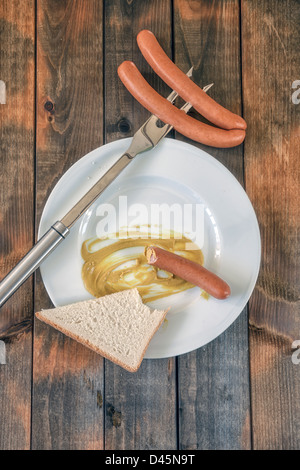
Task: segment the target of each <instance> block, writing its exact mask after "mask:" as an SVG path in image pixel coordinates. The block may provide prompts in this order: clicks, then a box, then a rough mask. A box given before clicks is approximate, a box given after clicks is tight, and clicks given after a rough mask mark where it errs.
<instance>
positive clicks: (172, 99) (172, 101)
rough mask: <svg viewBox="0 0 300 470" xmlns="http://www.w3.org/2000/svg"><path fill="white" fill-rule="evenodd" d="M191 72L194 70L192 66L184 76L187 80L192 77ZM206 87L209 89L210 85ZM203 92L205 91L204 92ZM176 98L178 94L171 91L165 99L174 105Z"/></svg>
mask: <svg viewBox="0 0 300 470" xmlns="http://www.w3.org/2000/svg"><path fill="white" fill-rule="evenodd" d="M193 70H194V66H192V67H191V68H190V70H189V71H188V72H187V73H186V76H187V77H189V78H191V76H192V75H193ZM207 86H209V87H210V85H207ZM204 91H205V90H204ZM177 96H178V93H177V92H176V91H175V90H173V91H172V92H171V93H170V94H169V96H168V97H167V100H168V101H171V103H174V101H175V100H176V98H177Z"/></svg>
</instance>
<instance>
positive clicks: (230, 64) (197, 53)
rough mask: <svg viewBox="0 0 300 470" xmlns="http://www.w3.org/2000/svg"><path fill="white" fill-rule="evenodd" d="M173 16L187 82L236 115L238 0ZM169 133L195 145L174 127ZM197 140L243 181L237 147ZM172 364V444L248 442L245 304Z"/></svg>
mask: <svg viewBox="0 0 300 470" xmlns="http://www.w3.org/2000/svg"><path fill="white" fill-rule="evenodd" d="M174 18H175V23H174V37H175V62H176V64H177V65H178V66H179V67H180V68H181V69H182V70H188V69H189V68H190V67H191V66H194V70H195V73H194V77H195V81H196V82H197V83H198V84H199V85H200V86H204V85H207V84H209V83H212V82H213V83H214V86H213V87H212V88H211V90H210V91H209V94H210V96H212V97H213V98H214V99H215V100H216V101H217V102H219V103H220V104H222V105H223V106H225V107H226V108H228V109H230V110H231V111H233V112H235V113H237V114H241V76H240V49H239V36H240V29H239V2H238V1H230V2H227V1H220V2H209V1H197V2H195V1H185V0H176V1H175V2H174ZM193 116H194V117H196V118H198V119H202V118H201V117H200V116H199V115H198V114H197V113H194V112H193ZM176 138H179V139H182V140H184V141H187V142H189V143H191V144H193V145H197V144H196V143H195V142H192V141H188V140H187V139H185V138H183V137H182V136H180V135H179V134H176ZM197 146H198V147H199V148H202V149H203V150H205V151H206V152H208V153H209V154H211V155H213V156H214V157H215V158H217V159H218V160H219V161H221V163H223V164H224V165H225V166H226V167H227V168H228V169H229V170H230V171H231V172H232V173H233V174H234V175H235V176H236V178H237V179H238V180H239V181H240V182H241V183H243V148H242V146H239V147H236V148H232V149H214V148H211V147H206V146H204V145H200V144H198V145H197ZM200 314H201V312H199V315H200ZM178 363H179V371H178V382H179V410H180V414H179V444H180V448H182V449H249V448H250V447H251V429H250V396H249V369H248V328H247V310H246V309H245V310H244V311H243V312H242V314H241V316H240V318H239V320H238V321H236V322H235V323H234V325H232V326H231V328H230V329H229V330H228V331H226V332H225V333H224V334H223V335H221V336H220V337H219V338H217V339H216V340H214V341H213V342H212V343H210V344H208V345H207V346H205V347H204V348H201V349H199V350H197V351H195V352H193V353H191V354H190V355H184V356H182V357H179V359H178ZM191 423H192V425H191Z"/></svg>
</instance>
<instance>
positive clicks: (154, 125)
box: [141, 71, 213, 146]
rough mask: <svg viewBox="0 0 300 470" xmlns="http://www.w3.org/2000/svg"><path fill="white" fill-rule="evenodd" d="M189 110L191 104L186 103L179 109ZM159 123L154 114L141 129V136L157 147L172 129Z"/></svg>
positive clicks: (208, 86) (168, 125) (209, 86)
mask: <svg viewBox="0 0 300 470" xmlns="http://www.w3.org/2000/svg"><path fill="white" fill-rule="evenodd" d="M189 72H190V71H189ZM212 86H213V83H210V84H209V85H206V86H205V87H203V91H205V93H206V92H207V91H208V90H209V89H210V88H211V87H212ZM172 93H173V92H172ZM172 93H171V94H172ZM175 93H176V92H175ZM176 95H177V94H176ZM177 96H178V95H177ZM168 98H169V97H168ZM191 108H192V104H191V103H188V102H186V103H184V105H183V106H182V107H181V108H180V109H181V111H184V112H185V113H188V111H189V110H190V109H191ZM160 122H161V121H160V119H159V118H158V117H157V116H155V115H154V114H152V116H150V118H149V119H148V121H146V122H145V124H144V125H143V126H142V128H141V131H142V133H143V135H144V136H146V137H147V138H148V139H149V141H150V142H152V144H153V146H155V145H157V144H158V142H160V140H162V139H163V138H164V137H165V136H166V135H167V134H168V133H169V132H170V131H171V130H172V129H173V126H171V125H170V124H164V125H163V126H159V125H158V123H160ZM149 134H151V135H149Z"/></svg>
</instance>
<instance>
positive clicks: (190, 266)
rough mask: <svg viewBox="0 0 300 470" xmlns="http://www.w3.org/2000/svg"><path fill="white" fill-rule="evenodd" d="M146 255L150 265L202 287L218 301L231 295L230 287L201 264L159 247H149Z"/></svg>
mask: <svg viewBox="0 0 300 470" xmlns="http://www.w3.org/2000/svg"><path fill="white" fill-rule="evenodd" d="M145 255H146V258H147V262H148V264H150V265H154V266H157V267H158V268H160V269H163V270H165V271H168V272H169V273H172V274H175V276H178V277H180V278H181V279H184V280H185V281H188V282H190V283H191V284H194V285H195V286H198V287H201V289H203V290H205V292H207V293H208V294H210V295H212V296H213V297H215V298H216V299H226V298H227V297H229V295H230V287H229V285H228V284H227V283H226V282H225V281H223V279H221V278H220V277H218V276H217V275H216V274H214V273H212V272H211V271H208V270H207V269H206V268H204V267H203V266H201V264H198V263H195V262H194V261H191V260H188V259H186V258H183V257H182V256H179V255H176V254H175V253H171V252H170V251H167V250H164V249H162V248H159V247H157V246H147V247H146V249H145Z"/></svg>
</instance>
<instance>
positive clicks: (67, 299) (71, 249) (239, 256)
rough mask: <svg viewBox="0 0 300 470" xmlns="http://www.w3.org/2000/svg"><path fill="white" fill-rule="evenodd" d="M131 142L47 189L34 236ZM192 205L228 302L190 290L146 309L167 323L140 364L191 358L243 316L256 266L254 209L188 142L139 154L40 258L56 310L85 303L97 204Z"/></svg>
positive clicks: (103, 150) (87, 160)
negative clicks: (86, 255) (86, 247)
mask: <svg viewBox="0 0 300 470" xmlns="http://www.w3.org/2000/svg"><path fill="white" fill-rule="evenodd" d="M130 140H131V139H123V140H119V141H116V142H112V143H110V144H107V145H104V146H102V147H100V148H98V149H96V150H94V151H92V152H90V153H89V154H87V155H85V156H84V157H83V158H81V159H80V160H79V161H78V162H77V163H75V164H74V165H73V166H72V167H71V168H70V169H69V170H68V171H67V172H66V173H65V174H64V175H63V177H62V178H61V179H60V181H59V182H58V183H57V185H56V186H55V188H54V189H53V191H52V193H51V195H50V197H49V199H48V201H47V203H46V205H45V208H44V211H43V214H42V218H41V222H40V227H39V237H40V236H42V235H43V233H44V232H46V230H48V228H49V227H50V226H51V224H53V223H54V222H56V221H57V220H60V219H61V218H62V217H63V215H64V214H65V213H66V211H67V210H69V209H70V208H71V207H72V206H73V205H74V204H75V203H76V202H77V200H78V199H79V198H80V197H81V196H82V195H83V194H84V193H85V192H86V191H87V190H88V189H89V188H90V187H91V186H92V185H93V184H94V183H95V182H96V180H97V179H98V178H99V177H100V176H101V175H102V174H104V173H105V171H106V170H107V168H108V167H109V166H110V165H111V164H112V163H113V162H114V161H116V160H117V158H118V157H119V156H120V155H121V154H122V153H123V152H124V151H125V150H126V149H127V147H128V146H129V142H130ZM120 196H126V197H127V199H126V202H127V205H128V208H130V207H131V206H132V205H133V204H136V203H143V204H145V205H146V206H147V207H150V206H151V204H162V203H167V204H169V205H172V204H180V205H181V206H182V207H185V206H184V205H185V204H190V205H193V207H195V205H196V204H198V205H199V207H200V206H201V205H202V207H203V208H204V225H203V227H204V231H203V246H202V251H203V253H204V265H205V266H206V267H207V268H208V269H210V270H212V271H214V272H215V273H216V274H218V275H219V276H221V277H222V278H224V279H225V280H226V281H227V282H228V284H229V285H230V287H231V296H230V297H229V298H228V299H226V300H216V299H214V298H212V297H210V298H209V299H208V300H206V299H205V298H203V297H201V296H200V292H201V291H200V289H199V288H197V287H195V288H193V289H189V290H187V291H185V292H182V293H178V294H175V295H172V296H169V297H165V298H164V299H161V300H157V301H156V302H155V303H153V304H151V306H155V307H158V308H165V307H166V306H171V309H170V311H169V313H168V315H167V320H168V321H167V322H165V324H164V325H162V327H161V328H160V330H159V331H158V332H157V333H156V335H155V336H154V338H153V339H152V341H151V343H150V345H149V348H148V350H147V353H146V356H145V357H146V358H163V357H171V356H176V355H179V354H183V353H187V352H190V351H192V350H194V349H197V348H199V347H201V346H203V345H205V344H207V343H208V342H210V341H212V340H213V339H214V338H216V337H217V336H218V335H220V334H221V333H222V332H223V331H225V330H226V329H227V328H228V327H229V326H230V325H231V324H232V323H233V321H234V320H235V319H236V318H237V317H238V315H239V314H240V313H241V311H242V310H243V308H244V307H245V305H246V304H247V302H248V300H249V297H250V295H251V293H252V291H253V289H254V286H255V283H256V280H257V276H258V271H259V266H260V254H261V245H260V234H259V227H258V223H257V219H256V216H255V213H254V210H253V207H252V205H251V203H250V201H249V199H248V197H247V195H246V193H245V191H244V189H243V188H242V186H241V185H240V184H239V182H238V181H237V180H236V178H235V177H234V176H233V175H232V174H231V173H230V172H229V171H228V170H227V169H226V168H225V167H224V166H223V165H222V164H221V163H219V162H218V161H217V160H216V159H215V158H213V157H212V156H210V155H209V154H207V153H206V152H204V151H202V150H200V149H198V148H196V147H193V146H192V145H188V144H186V143H183V142H180V141H177V140H173V139H164V140H163V141H162V142H161V143H160V144H159V145H158V146H157V147H156V148H155V149H153V150H151V151H150V152H145V153H144V154H141V155H139V156H137V157H136V158H135V159H134V160H133V161H132V162H131V163H130V165H128V167H127V168H126V169H125V170H124V171H123V173H122V174H121V175H119V176H118V178H117V179H116V180H115V181H114V182H113V183H112V184H111V185H110V186H109V187H108V188H107V189H106V190H105V191H104V192H103V194H102V195H101V196H100V197H99V199H98V200H97V201H96V202H95V203H94V204H93V206H92V207H91V208H90V209H89V210H88V211H87V212H86V213H85V214H84V216H83V217H82V218H81V219H80V220H79V221H77V223H76V224H75V225H74V226H73V228H72V229H71V233H70V235H69V236H68V237H67V238H66V240H65V241H63V242H62V243H61V244H60V245H59V246H58V248H57V249H56V250H55V252H53V253H52V254H51V256H50V257H49V258H48V259H46V260H45V262H44V263H43V265H42V266H41V274H42V278H43V282H44V284H45V287H46V289H47V292H48V294H49V296H50V298H51V300H52V302H53V304H54V305H55V306H59V305H64V304H68V303H72V302H76V301H80V300H85V299H89V298H91V295H90V294H89V293H88V292H87V291H86V290H85V288H84V286H83V283H82V280H81V266H82V259H81V254H80V249H81V244H82V242H83V241H84V240H86V239H87V238H90V237H93V236H96V233H95V232H96V226H97V222H98V221H99V217H97V215H96V208H97V207H98V206H99V204H100V203H101V204H103V203H111V204H113V205H114V206H115V207H119V205H120V204H119V203H120Z"/></svg>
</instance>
